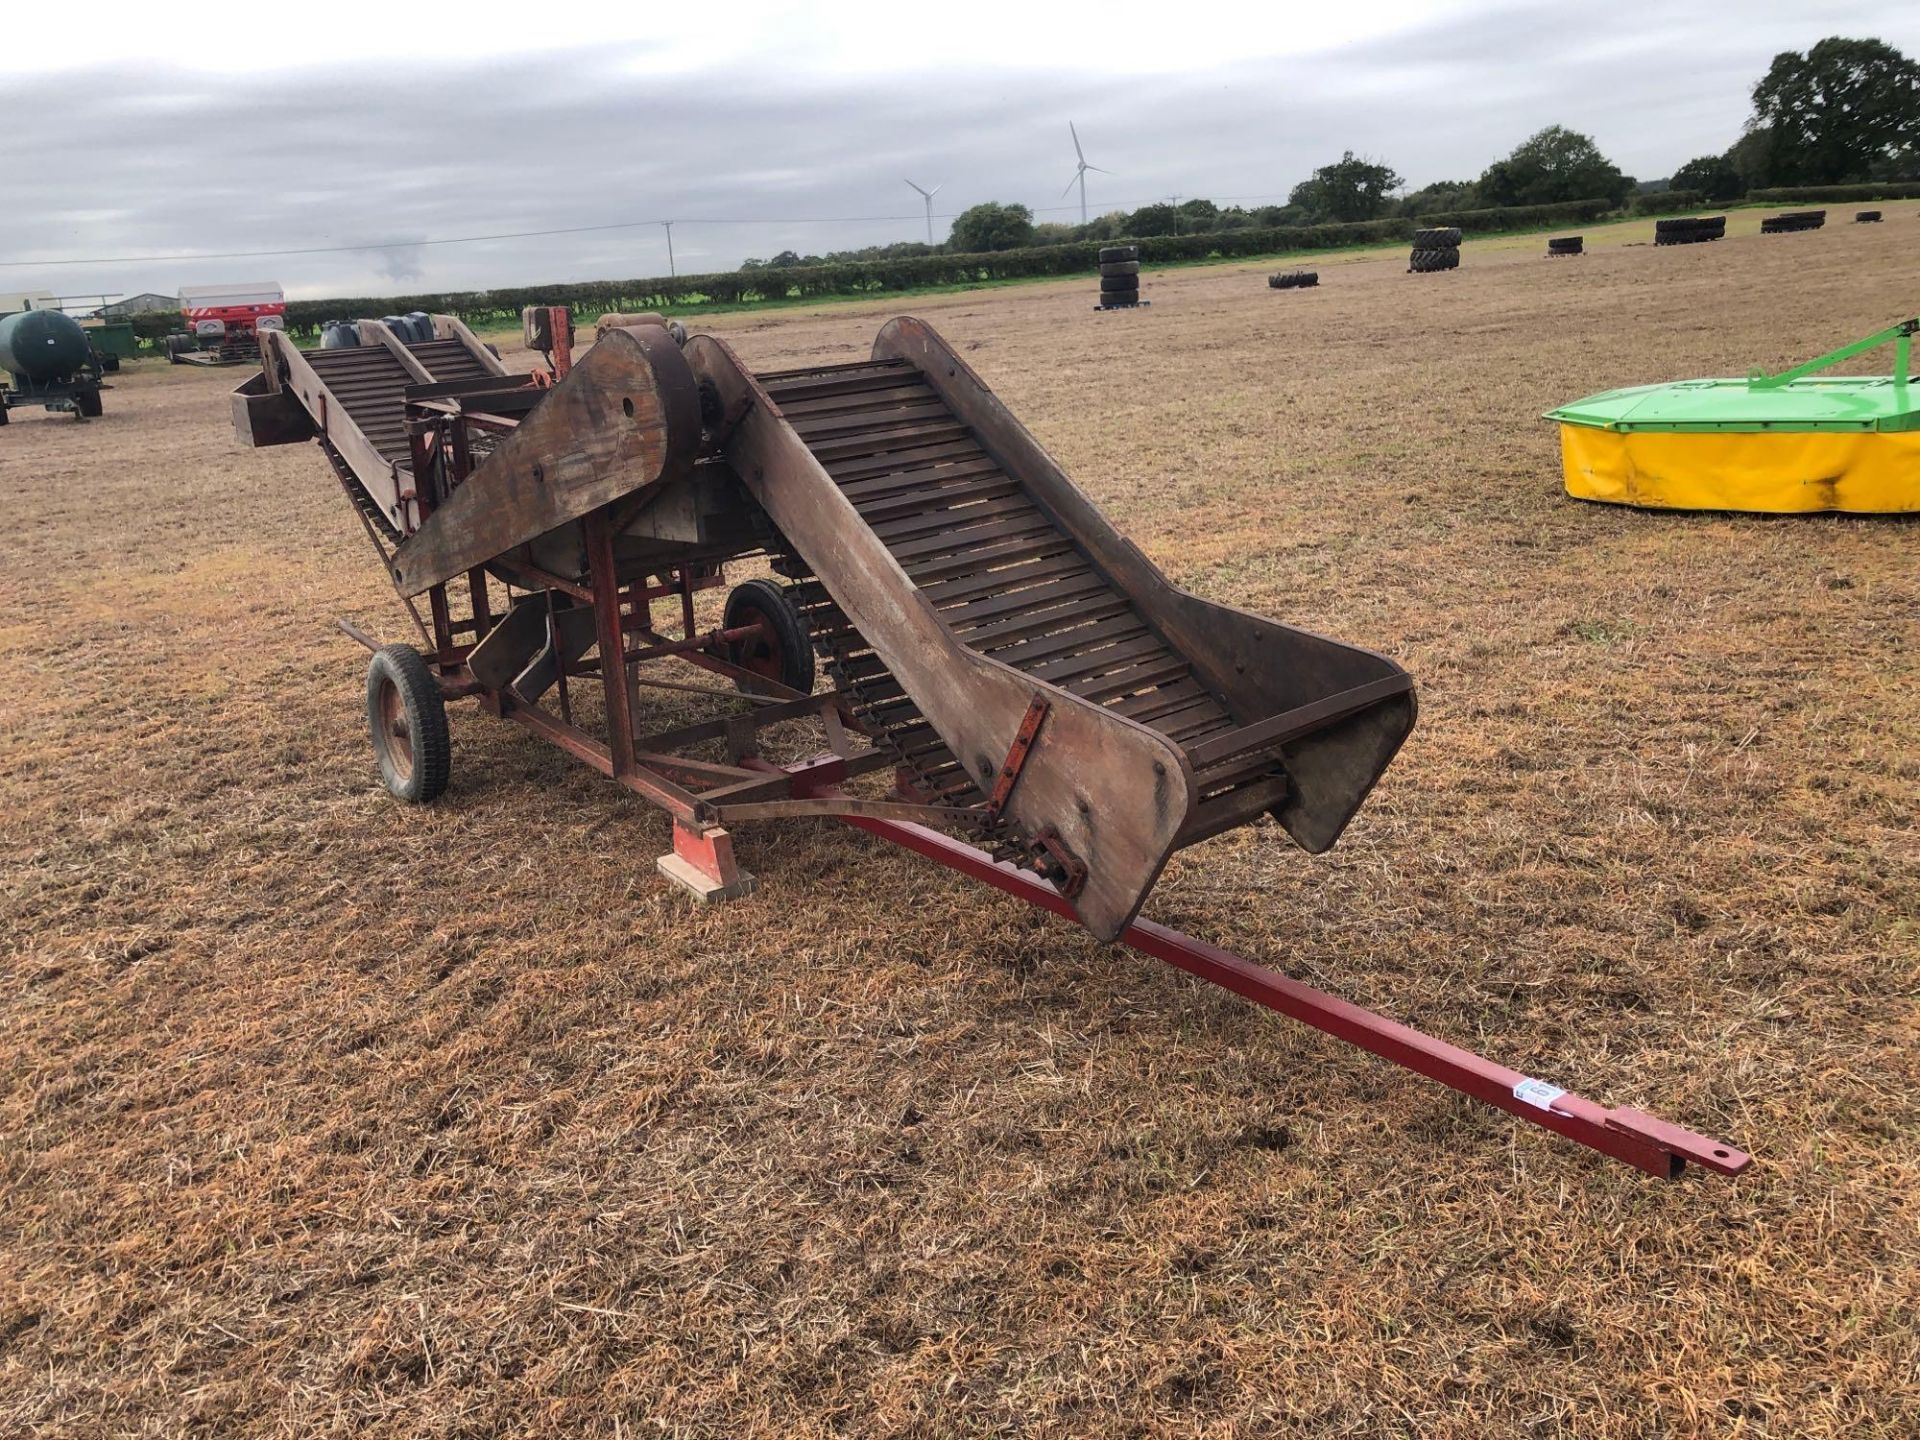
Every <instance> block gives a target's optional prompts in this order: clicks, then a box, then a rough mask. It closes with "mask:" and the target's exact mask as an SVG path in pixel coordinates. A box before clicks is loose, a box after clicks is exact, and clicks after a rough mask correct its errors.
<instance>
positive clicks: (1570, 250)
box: [1547, 235, 1587, 255]
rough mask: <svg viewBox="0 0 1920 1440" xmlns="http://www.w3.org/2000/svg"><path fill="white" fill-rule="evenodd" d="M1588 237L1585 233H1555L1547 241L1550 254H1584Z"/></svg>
mask: <svg viewBox="0 0 1920 1440" xmlns="http://www.w3.org/2000/svg"><path fill="white" fill-rule="evenodd" d="M1586 244H1587V237H1586V236H1584V235H1555V236H1554V237H1553V238H1552V239H1550V240H1549V241H1547V254H1548V255H1584V254H1585V253H1586Z"/></svg>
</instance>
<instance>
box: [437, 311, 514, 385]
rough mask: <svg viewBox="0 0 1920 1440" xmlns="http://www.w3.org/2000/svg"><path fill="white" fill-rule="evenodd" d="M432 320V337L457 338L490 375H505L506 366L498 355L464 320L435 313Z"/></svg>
mask: <svg viewBox="0 0 1920 1440" xmlns="http://www.w3.org/2000/svg"><path fill="white" fill-rule="evenodd" d="M431 318H432V320H433V338H434V339H436V340H458V341H459V342H460V343H461V344H462V345H464V346H465V347H466V349H467V353H468V354H470V355H472V356H473V358H474V359H476V360H478V361H479V362H480V363H481V364H482V365H484V366H486V367H487V373H488V374H490V375H505V374H507V373H508V371H507V367H506V365H505V364H503V363H502V362H501V359H500V357H499V356H498V355H496V354H494V353H493V352H492V351H491V350H489V349H488V348H487V347H486V343H485V342H484V341H483V340H481V338H480V337H479V336H478V335H476V334H474V333H473V331H471V330H469V329H468V328H467V324H466V321H464V320H462V319H460V318H459V317H458V316H457V315H435V316H432V317H431Z"/></svg>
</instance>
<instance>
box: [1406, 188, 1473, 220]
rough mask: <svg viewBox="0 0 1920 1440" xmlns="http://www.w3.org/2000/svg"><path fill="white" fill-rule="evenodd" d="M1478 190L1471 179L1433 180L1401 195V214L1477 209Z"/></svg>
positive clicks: (1425, 213) (1426, 213) (1429, 213)
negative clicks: (1410, 192)
mask: <svg viewBox="0 0 1920 1440" xmlns="http://www.w3.org/2000/svg"><path fill="white" fill-rule="evenodd" d="M1479 208H1480V192H1479V191H1478V190H1476V189H1475V188H1474V184H1473V182H1472V181H1471V180H1435V181H1434V182H1433V183H1432V184H1431V185H1422V186H1421V187H1420V188H1419V189H1418V190H1415V191H1414V192H1413V193H1412V194H1410V195H1405V196H1402V197H1401V200H1400V213H1401V214H1402V215H1432V214H1435V213H1437V212H1438V211H1442V210H1477V209H1479Z"/></svg>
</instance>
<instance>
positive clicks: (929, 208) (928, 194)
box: [907, 180, 947, 245]
mask: <svg viewBox="0 0 1920 1440" xmlns="http://www.w3.org/2000/svg"><path fill="white" fill-rule="evenodd" d="M946 183H947V182H946V181H944V180H942V181H941V182H940V184H939V185H936V186H934V187H933V188H932V189H931V190H929V189H927V188H926V186H924V185H913V181H911V180H909V181H907V184H909V185H913V188H914V189H916V190H918V191H919V192H920V194H921V195H922V196H923V197H925V199H926V202H927V243H928V244H929V245H931V244H932V243H933V197H934V196H936V195H938V194H939V193H940V190H941V188H942V187H943V186H944V185H945V184H946Z"/></svg>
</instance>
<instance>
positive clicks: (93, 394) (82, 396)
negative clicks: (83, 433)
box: [73, 390, 100, 420]
mask: <svg viewBox="0 0 1920 1440" xmlns="http://www.w3.org/2000/svg"><path fill="white" fill-rule="evenodd" d="M73 403H74V405H75V406H76V407H77V408H78V409H79V411H80V418H81V419H82V420H98V419H99V418H100V392H99V391H98V390H82V391H80V392H79V393H78V394H76V395H75V396H74V397H73Z"/></svg>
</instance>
